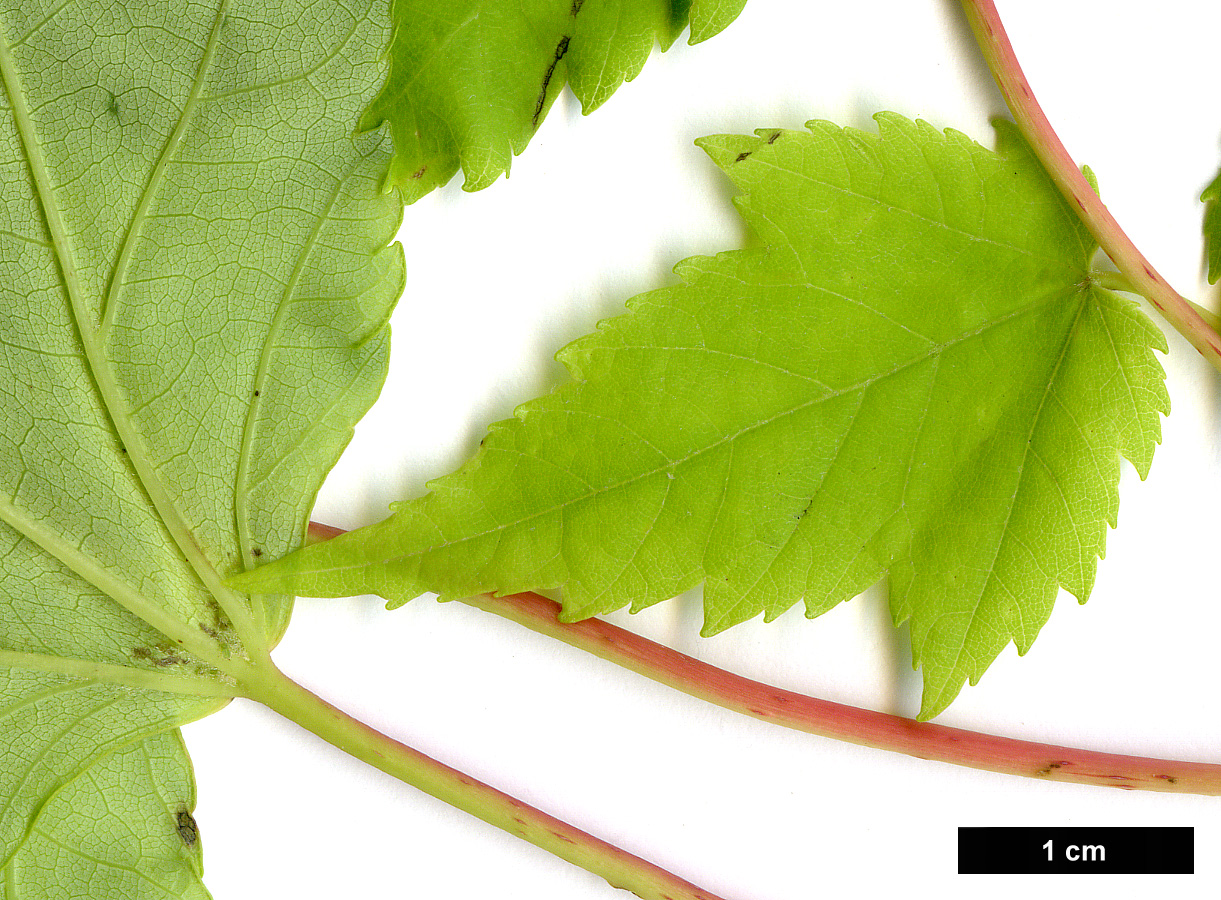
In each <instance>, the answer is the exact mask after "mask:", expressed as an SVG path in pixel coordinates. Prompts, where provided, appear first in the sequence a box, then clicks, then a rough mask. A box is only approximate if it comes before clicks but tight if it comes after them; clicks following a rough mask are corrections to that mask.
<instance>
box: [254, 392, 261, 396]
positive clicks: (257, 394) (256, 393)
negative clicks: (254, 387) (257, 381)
mask: <svg viewBox="0 0 1221 900" xmlns="http://www.w3.org/2000/svg"><path fill="white" fill-rule="evenodd" d="M254 395H255V396H256V397H259V396H262V395H261V394H260V393H259V392H258V391H255V392H254Z"/></svg>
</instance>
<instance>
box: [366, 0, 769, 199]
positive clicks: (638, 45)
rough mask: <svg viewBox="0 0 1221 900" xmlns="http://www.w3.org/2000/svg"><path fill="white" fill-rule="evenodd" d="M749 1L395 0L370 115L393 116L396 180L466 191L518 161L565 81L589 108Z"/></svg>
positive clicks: (412, 187)
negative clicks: (460, 177)
mask: <svg viewBox="0 0 1221 900" xmlns="http://www.w3.org/2000/svg"><path fill="white" fill-rule="evenodd" d="M745 4H746V0H682V2H676V0H526V2H514V3H501V2H488V0H457V2H455V0H447V2H444V3H438V2H437V0H394V2H393V6H392V18H393V20H394V35H393V38H392V40H391V44H390V51H389V56H390V74H389V77H388V79H387V81H386V84H385V86H384V87H383V88H382V91H381V93H380V94H378V96H377V97H376V98H375V99H374V101H373V103H372V104H371V105H370V106H369V108H368V110H367V111H366V112H365V115H364V118H363V119H362V121H361V124H362V127H364V128H373V127H376V126H377V125H380V124H381V123H383V122H387V123H389V126H390V131H391V133H392V134H393V136H394V145H395V153H394V160H393V162H392V163H391V167H390V174H389V180H390V181H391V182H393V183H395V184H397V185H398V186H399V187H400V188H402V190H403V191H404V193H405V194H406V195H407V196H408V199H414V198H415V197H418V196H420V195H422V194H424V193H427V192H428V191H429V190H431V189H432V188H434V187H437V186H439V185H442V184H445V183H446V182H448V181H449V180H450V179H451V178H452V177H453V176H454V175H455V174H456V173H457V171H458V169H459V167H461V168H462V169H463V170H464V171H465V173H466V184H465V185H464V187H465V188H466V190H469V191H474V190H480V189H482V188H485V187H487V186H488V185H489V184H491V183H492V182H493V181H495V180H496V179H497V178H498V177H500V175H502V174H505V173H507V172H508V171H509V165H510V163H511V161H512V158H513V156H514V155H516V154H519V153H521V152H522V151H523V150H525V148H526V144H527V143H529V141H530V138H531V137H533V135H534V132H535V131H536V130H537V129H538V126H539V124H540V123H541V122H542V120H543V118H544V117H545V116H546V114H547V111H548V110H549V109H550V108H551V104H552V103H553V102H554V101H555V98H556V97H557V96H559V93H560V91H561V90H562V89H563V87H564V84H565V83H568V84H569V85H571V87H572V90H573V93H575V94H576V96H577V98H578V99H579V100H580V101H581V106H582V108H583V109H584V111H585V112H586V113H589V112H592V111H593V110H595V109H597V108H598V107H599V106H601V105H602V103H604V102H605V101H606V100H607V98H609V97H610V95H611V94H612V93H614V92H615V90H616V89H617V88H618V87H619V86H620V85H621V84H622V83H623V82H625V81H631V80H632V79H633V78H635V77H636V76H637V75H638V74H640V70H641V69H642V68H643V67H644V63H645V60H646V59H648V56H649V53H650V52H651V51H652V49H653V46H654V44H655V43H658V42H660V44H661V47H662V49H663V50H664V49H668V48H669V46H670V45H671V44H672V43H673V42H674V40H675V38H677V37H678V35H679V33H680V32H681V31H682V29H683V28H684V27H686V25H687V23H688V21H689V22H690V25H691V38H690V42H691V43H692V44H695V43H699V42H700V41H703V40H707V39H708V38H710V37H712V36H713V35H715V34H717V33H719V32H720V31H721V30H722V29H724V28H725V27H726V26H728V25H729V24H730V23H731V22H732V21H733V20H734V19H735V18H736V17H737V15H738V13H740V12H741V11H742V7H743V6H745Z"/></svg>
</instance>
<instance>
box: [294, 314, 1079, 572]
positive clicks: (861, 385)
mask: <svg viewBox="0 0 1221 900" xmlns="http://www.w3.org/2000/svg"><path fill="white" fill-rule="evenodd" d="M1064 297H1065V295H1064V292H1061V291H1053V292H1052V293H1051V295H1050V296H1048V297H1046V298H1044V299H1043V300H1041V301H1038V302H1035V303H1031V304H1029V305H1028V306H1024V307H1022V308H1021V309H1019V310H1015V311H1014V312H1011V313H1009V314H1007V315H1005V316H1002V317H1000V318H998V319H994V320H992V321H990V322H988V323H986V324H984V325H982V326H980V327H978V328H976V329H974V330H972V331H969V332H966V333H964V334H961V335H958V336H957V337H955V338H953V339H951V340H949V341H946V342H944V343H941V344H936V345H935V346H933V347H931V348H930V349H928V350H926V351H925V352H923V353H921V354H919V355H918V356H915V357H913V358H911V359H907V360H904V361H903V362H901V363H899V364H898V365H896V366H894V367H893V368H891V369H888V370H887V371H885V372H881V373H878V374H876V375H872V376H870V377H869V378H865V379H862V380H861V381H859V382H856V383H854V384H851V385H848V386H846V387H842V388H839V389H836V390H834V391H832V392H830V393H828V394H824V395H821V396H818V397H815V398H813V399H811V400H808V401H806V402H804V403H800V404H797V405H796V406H793V407H790V408H789V409H785V410H782V411H780V412H778V413H776V414H775V415H773V416H771V417H770V418H768V419H765V420H762V421H759V422H756V423H754V424H752V425H749V426H747V427H745V428H741V429H739V430H738V431H736V432H734V433H733V434H729V435H725V436H724V437H722V438H720V439H718V440H716V441H714V442H712V443H711V444H707V445H705V446H703V447H699V448H697V449H695V450H693V451H692V452H690V453H688V454H687V455H686V456H684V457H682V458H681V459H677V460H670V461H669V462H667V463H665V464H664V465H661V466H658V467H656V468H654V469H651V470H649V471H647V472H641V473H639V474H636V475H633V476H631V477H630V478H625V479H623V480H622V481H619V482H616V483H615V484H610V485H605V486H603V487H599V488H594V489H592V490H590V491H588V492H587V493H584V494H582V495H580V496H578V497H572V498H570V499H568V500H565V501H564V502H562V503H557V504H555V505H553V506H549V507H547V508H546V509H543V510H539V511H538V512H534V513H531V514H529V515H526V516H522V517H521V518H520V519H517V520H515V521H512V522H506V523H504V524H500V525H497V526H495V527H494V528H488V529H485V530H483V531H480V532H477V533H475V534H469V535H464V536H463V537H460V538H455V539H454V540H452V541H442V542H439V543H435V544H432V545H430V546H428V547H425V548H423V549H422V550H419V551H416V552H413V553H404V554H402V555H401V556H394V557H390V558H388V559H385V560H382V561H383V562H393V561H397V560H404V559H410V558H412V557H420V556H423V555H424V554H426V553H432V552H435V551H438V550H443V549H446V548H448V547H453V546H455V545H458V544H463V543H466V542H468V541H474V540H478V539H479V538H482V537H487V536H488V535H491V534H497V533H503V532H505V531H508V530H509V529H511V528H516V527H517V526H519V525H523V524H525V523H526V522H530V521H532V520H534V519H538V518H540V517H542V516H546V515H550V514H553V513H555V512H557V511H559V510H562V509H565V508H567V507H569V506H573V505H575V504H578V503H584V502H586V501H588V500H591V499H593V498H594V497H597V496H599V495H601V494H605V493H609V492H611V491H616V490H620V489H621V488H625V487H628V486H630V485H632V484H635V483H637V482H639V481H643V480H644V479H646V478H651V477H653V476H654V475H658V474H660V473H661V472H664V471H666V470H668V469H675V468H677V467H678V466H681V465H683V464H684V463H686V462H689V461H690V460H692V459H695V458H697V457H700V456H702V455H704V454H706V453H709V452H711V451H713V450H715V449H716V448H717V447H720V446H723V445H724V444H726V443H729V442H732V441H735V440H737V439H738V438H740V437H742V436H743V435H745V434H749V433H751V432H753V431H757V430H758V429H760V428H763V427H766V426H767V425H769V424H771V423H773V422H775V421H777V420H779V419H782V418H784V417H786V416H791V415H794V414H796V413H799V412H801V411H802V410H804V409H808V408H809V407H811V406H813V405H815V404H818V403H823V402H826V401H828V400H833V399H835V398H837V397H842V396H845V395H847V394H851V393H852V392H854V391H858V390H867V389H868V388H869V387H870V386H872V385H874V384H876V383H877V382H879V381H883V380H885V379H887V378H890V377H891V376H893V375H896V374H898V373H900V372H903V371H906V370H907V369H909V368H911V367H912V366H915V365H919V364H920V363H921V362H924V361H925V360H927V359H930V358H931V357H933V356H936V355H938V354H940V353H943V352H944V351H946V350H948V349H949V348H951V347H954V346H956V345H958V344H961V343H962V342H963V341H966V340H970V339H971V338H973V337H978V336H979V335H982V334H985V333H986V332H988V331H990V330H991V329H993V328H997V327H999V326H1001V325H1004V324H1005V323H1007V322H1010V321H1012V320H1014V319H1018V318H1021V317H1022V316H1024V315H1029V314H1031V313H1033V312H1037V311H1038V310H1041V309H1043V308H1044V307H1045V306H1048V305H1050V304H1052V303H1055V302H1059V301H1062V300H1063V299H1064ZM1079 302H1081V303H1084V302H1086V301H1085V299H1084V298H1082V299H1081V300H1080V301H1079ZM625 349H630V348H625ZM367 564H368V561H367V560H363V561H357V562H354V563H351V564H349V565H335V566H325V567H319V568H313V569H309V570H308V571H309V573H310V574H318V575H321V574H325V573H328V572H342V571H346V570H349V569H359V568H362V567H363V566H365V565H367ZM536 587H537V586H536Z"/></svg>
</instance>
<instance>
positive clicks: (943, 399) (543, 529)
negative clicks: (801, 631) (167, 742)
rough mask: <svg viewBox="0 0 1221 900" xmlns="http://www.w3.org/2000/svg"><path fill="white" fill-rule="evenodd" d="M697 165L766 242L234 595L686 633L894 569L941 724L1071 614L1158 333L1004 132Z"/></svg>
mask: <svg viewBox="0 0 1221 900" xmlns="http://www.w3.org/2000/svg"><path fill="white" fill-rule="evenodd" d="M877 121H878V126H879V133H878V134H866V133H863V132H860V131H855V130H853V129H841V128H838V127H836V126H834V125H831V124H829V123H826V122H812V123H810V124H809V126H808V127H809V129H810V131H809V132H808V133H806V132H789V131H778V130H774V129H773V130H767V131H760V132H757V134H756V135H755V136H752V137H744V136H733V135H728V136H719V137H713V138H708V139H706V140H704V141H702V142H701V144H702V146H703V147H704V148H705V150H706V151H707V152H708V153H709V155H710V156H711V157H712V158H713V159H714V160H715V161H716V163H717V164H718V165H720V166H721V167H722V168H723V169H725V170H726V171H727V172H728V174H729V175H730V177H731V178H732V179H733V180H734V182H735V183H736V184H737V186H738V187H739V188H740V189H741V190H742V191H743V194H742V196H741V197H739V198H738V200H737V205H738V207H739V209H740V210H741V212H742V214H743V216H744V217H745V218H746V219H747V221H748V222H749V223H750V224H751V225H752V226H753V227H754V228H755V229H756V231H757V232H758V235H759V238H760V239H761V242H762V246H761V247H758V248H755V249H749V250H738V251H733V252H730V253H724V254H721V255H720V256H717V257H715V258H711V259H709V258H696V259H689V260H686V261H685V262H683V263H681V264H680V265H679V266H678V267H677V270H676V271H677V272H678V274H679V275H680V276H681V278H682V283H681V284H679V285H677V286H675V287H669V288H663V289H661V290H658V291H654V292H652V293H648V294H644V295H642V296H639V297H636V298H635V299H633V300H632V301H630V303H629V304H628V305H629V308H630V309H631V310H632V311H631V312H630V313H629V314H628V315H625V316H621V317H619V318H616V319H612V320H609V321H607V322H604V323H602V324H601V325H600V326H599V328H598V330H597V331H596V332H595V333H594V334H591V335H589V336H587V337H584V338H581V339H579V340H577V341H575V342H574V343H572V344H570V345H569V346H568V347H565V348H564V349H563V350H562V351H561V352H560V354H559V359H560V360H561V361H562V362H563V364H564V365H565V366H566V367H567V369H568V370H569V372H570V373H571V375H572V377H573V379H574V383H573V384H569V385H566V386H564V387H562V388H561V389H559V390H557V391H556V392H554V393H552V394H550V395H548V396H545V397H541V398H539V399H537V400H533V401H531V402H529V403H527V404H524V405H523V406H521V407H520V408H519V409H518V410H517V412H516V417H515V418H513V419H510V420H508V421H505V422H500V423H497V424H495V425H493V426H492V427H491V429H490V431H489V434H488V436H487V438H486V439H485V441H484V444H483V446H482V448H481V449H480V450H479V452H478V453H477V454H476V455H475V457H474V458H473V459H472V460H471V461H470V462H468V463H467V464H466V465H464V466H463V467H462V468H461V469H459V470H458V471H457V472H455V473H454V474H451V475H448V476H446V477H444V478H441V479H438V480H437V481H435V482H433V483H432V484H431V485H430V486H431V488H432V492H431V493H430V494H428V495H426V496H424V497H421V498H418V499H414V500H409V501H405V502H402V503H398V504H396V505H395V506H394V507H393V515H391V517H390V518H389V519H387V520H385V521H384V522H382V523H380V524H377V525H374V526H371V527H368V528H365V529H361V530H359V531H356V532H353V533H352V534H349V535H346V536H343V537H340V538H338V539H336V540H334V541H330V542H326V543H323V544H318V545H314V546H311V547H308V548H306V549H305V550H303V551H300V552H298V553H296V554H294V555H292V556H289V557H288V558H286V559H285V560H283V561H281V562H279V563H276V564H273V565H271V566H268V567H266V568H262V569H257V570H255V571H253V572H250V573H247V574H246V575H244V576H242V577H241V578H240V579H239V580H238V583H240V584H241V585H242V586H243V587H245V588H247V589H254V590H271V589H275V590H293V591H295V592H297V593H302V594H309V595H316V596H333V595H347V594H357V593H366V592H374V593H378V594H381V595H382V596H383V597H386V598H388V599H389V600H391V601H392V603H402V602H405V601H407V600H409V599H411V598H412V597H414V596H417V595H418V594H420V593H421V592H424V591H428V590H433V591H437V592H439V593H441V594H442V595H443V596H444V597H460V596H467V595H472V594H476V593H481V592H493V593H510V592H516V591H521V590H527V589H535V590H539V589H553V588H562V590H563V606H564V615H565V617H566V618H567V619H569V620H575V619H580V618H584V617H587V616H591V615H596V614H599V613H605V612H609V611H611V610H614V609H618V608H620V607H623V606H628V605H630V606H631V607H632V608H633V609H640V608H642V607H645V606H648V605H650V604H653V603H657V602H659V601H662V600H665V599H666V598H668V597H671V596H674V595H676V594H678V593H680V592H682V591H684V590H686V589H688V588H691V587H693V586H695V585H697V584H699V583H700V582H704V585H705V586H704V598H705V625H704V633H705V634H713V633H715V632H718V631H720V630H722V629H724V628H727V627H729V626H731V625H733V624H735V623H738V622H741V621H743V620H745V619H748V618H750V617H752V616H755V615H757V614H759V613H763V614H764V615H765V617H766V618H768V619H772V618H775V617H776V616H778V615H780V614H781V613H782V612H784V611H785V610H786V609H788V608H789V607H790V606H792V605H793V604H794V603H795V602H797V601H798V600H799V599H802V598H804V600H805V605H806V612H807V614H808V615H810V616H815V615H818V614H820V613H822V612H824V611H826V610H827V609H830V608H831V607H832V606H834V605H835V604H837V603H839V602H840V601H842V600H846V599H849V598H851V597H852V596H854V595H856V594H857V593H859V592H861V591H862V590H864V589H865V588H867V587H869V586H870V585H871V584H873V583H875V582H876V581H878V580H879V579H880V578H882V577H884V576H886V575H889V582H890V596H891V604H892V610H893V613H894V617H895V620H896V622H901V621H904V620H910V622H911V633H912V650H913V658H914V660H915V662H916V663H917V664H918V665H919V666H920V667H922V669H923V673H924V682H925V691H924V701H923V708H922V710H921V715H923V716H925V717H929V716H932V715H935V714H936V713H937V712H939V711H941V710H942V709H944V708H945V707H946V705H948V704H949V702H950V701H951V700H952V699H953V698H954V696H955V695H956V694H957V693H958V691H959V690H960V689H961V687H962V685H963V683H964V682H966V681H968V680H970V681H971V682H974V681H976V680H978V678H979V677H980V675H982V673H983V671H984V669H985V668H986V667H987V666H988V665H989V664H990V663H991V661H992V660H993V659H994V658H995V657H996V655H997V654H998V653H1000V651H1001V650H1002V649H1004V647H1005V646H1006V645H1007V644H1008V643H1009V642H1010V641H1012V642H1014V643H1016V645H1017V647H1018V650H1019V652H1025V651H1026V650H1027V649H1028V648H1029V646H1030V644H1031V642H1032V641H1033V640H1034V638H1035V635H1036V634H1037V633H1038V631H1039V629H1040V628H1041V627H1042V625H1043V624H1044V622H1045V621H1046V620H1047V618H1048V616H1049V615H1050V612H1051V607H1052V604H1053V601H1054V599H1055V597H1056V594H1057V593H1058V591H1059V589H1060V588H1061V587H1064V588H1066V589H1067V590H1069V591H1070V592H1072V593H1073V594H1075V595H1076V596H1077V597H1078V598H1079V599H1081V600H1084V599H1085V598H1086V596H1087V595H1088V594H1089V591H1090V588H1091V586H1092V584H1093V579H1094V573H1095V569H1096V566H1097V560H1098V557H1099V556H1100V555H1101V554H1102V552H1103V549H1104V541H1105V533H1106V528H1107V526H1108V525H1112V526H1113V525H1114V524H1115V521H1116V514H1117V509H1118V497H1117V494H1116V487H1117V484H1118V479H1119V470H1120V457H1121V455H1122V456H1126V457H1127V458H1128V459H1130V460H1131V461H1132V462H1133V463H1134V464H1135V466H1136V468H1137V469H1138V471H1139V472H1140V473H1141V475H1142V476H1143V475H1144V474H1145V473H1146V472H1147V471H1148V468H1149V465H1150V462H1151V460H1152V455H1153V450H1154V447H1155V445H1156V443H1157V441H1158V439H1159V436H1160V418H1159V414H1161V413H1165V412H1166V411H1167V410H1168V401H1167V397H1166V393H1165V389H1164V386H1163V372H1162V369H1161V367H1160V365H1159V364H1158V363H1157V361H1156V360H1155V358H1154V356H1153V353H1152V350H1153V349H1163V350H1164V348H1165V344H1164V338H1163V336H1162V334H1161V332H1160V331H1159V330H1158V329H1157V328H1156V327H1155V326H1154V325H1153V324H1152V323H1151V322H1149V321H1148V319H1146V318H1145V316H1144V315H1143V314H1142V313H1141V312H1140V311H1139V310H1138V309H1137V308H1136V307H1135V306H1134V305H1133V304H1132V303H1130V302H1129V301H1127V300H1125V299H1123V298H1121V297H1119V296H1117V295H1116V294H1113V293H1111V292H1109V291H1106V290H1102V289H1100V288H1099V287H1097V285H1095V284H1094V283H1093V281H1092V280H1091V276H1090V272H1089V264H1090V260H1091V257H1092V256H1093V254H1094V251H1095V245H1094V243H1093V241H1092V239H1091V238H1090V236H1089V234H1088V232H1087V231H1086V230H1085V228H1084V227H1083V226H1082V225H1081V224H1080V222H1079V221H1078V219H1077V218H1076V217H1075V216H1074V215H1073V214H1072V212H1071V210H1070V209H1069V208H1068V207H1067V206H1066V204H1065V202H1064V201H1063V199H1062V198H1061V197H1060V194H1059V193H1058V191H1057V190H1056V189H1055V187H1054V185H1052V184H1051V183H1050V181H1048V179H1047V178H1046V176H1045V175H1044V173H1043V171H1042V169H1041V167H1040V166H1039V164H1038V162H1037V160H1036V159H1035V158H1034V156H1033V155H1032V153H1031V152H1030V150H1029V148H1028V147H1027V146H1026V145H1025V144H1024V142H1023V141H1022V139H1021V138H1020V136H1019V135H1018V134H1017V132H1016V130H1015V129H1014V128H1013V126H1011V125H1008V124H1006V123H1003V122H1001V123H998V124H997V128H998V148H997V150H996V151H995V152H993V151H989V150H986V149H984V148H983V147H981V146H979V145H978V144H975V143H974V142H972V141H970V140H969V139H968V138H966V137H965V136H963V135H961V134H958V133H956V132H952V131H949V132H945V133H942V132H940V131H937V130H935V129H933V128H932V127H931V126H929V125H927V124H926V123H923V122H911V121H909V120H906V119H903V118H901V117H899V116H897V115H893V114H881V115H879V116H878V117H877Z"/></svg>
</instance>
